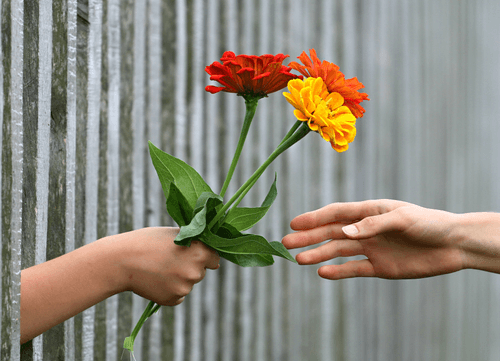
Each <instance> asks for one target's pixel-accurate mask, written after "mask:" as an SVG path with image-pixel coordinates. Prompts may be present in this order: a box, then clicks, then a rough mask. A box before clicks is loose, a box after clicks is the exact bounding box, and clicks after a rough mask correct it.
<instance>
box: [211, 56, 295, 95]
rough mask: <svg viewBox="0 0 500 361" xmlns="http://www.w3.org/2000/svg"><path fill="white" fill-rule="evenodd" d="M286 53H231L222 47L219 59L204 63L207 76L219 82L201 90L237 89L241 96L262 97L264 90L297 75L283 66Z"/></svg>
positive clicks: (272, 89)
mask: <svg viewBox="0 0 500 361" xmlns="http://www.w3.org/2000/svg"><path fill="white" fill-rule="evenodd" d="M287 57H288V55H283V54H277V55H270V54H266V55H261V56H256V55H244V54H242V55H237V56H236V55H235V54H234V53H233V52H232V51H226V52H225V53H224V54H223V55H222V58H221V59H220V60H221V62H222V64H221V63H219V62H213V63H212V65H209V66H207V67H205V71H206V72H207V73H208V74H210V80H215V81H217V82H219V83H220V84H222V85H223V86H220V87H218V86H213V85H207V86H206V87H205V90H206V91H208V92H210V93H212V94H215V93H218V92H220V91H221V90H222V91H225V92H228V93H237V94H238V95H241V96H243V97H247V96H250V97H257V98H262V97H265V96H267V94H270V93H273V92H276V91H278V90H281V89H283V88H284V87H286V85H287V83H288V81H289V80H291V79H296V78H300V79H302V77H301V76H298V75H295V74H292V73H290V70H291V68H290V67H287V66H284V65H283V64H282V63H283V60H285V58H287Z"/></svg>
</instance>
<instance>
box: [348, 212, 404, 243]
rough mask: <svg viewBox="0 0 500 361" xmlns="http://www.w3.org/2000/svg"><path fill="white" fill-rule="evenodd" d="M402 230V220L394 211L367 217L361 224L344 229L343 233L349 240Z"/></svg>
mask: <svg viewBox="0 0 500 361" xmlns="http://www.w3.org/2000/svg"><path fill="white" fill-rule="evenodd" d="M401 228H402V224H401V218H400V217H399V216H398V215H397V213H396V212H394V211H392V212H388V213H384V214H381V215H377V216H370V217H366V218H364V219H362V220H361V221H359V222H356V223H353V224H349V225H347V226H344V227H342V231H343V232H344V234H345V235H346V236H347V237H348V238H351V239H363V238H370V237H374V236H376V235H378V234H381V233H385V232H390V231H397V230H401Z"/></svg>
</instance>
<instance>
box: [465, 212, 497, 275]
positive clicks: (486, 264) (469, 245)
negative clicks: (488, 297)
mask: <svg viewBox="0 0 500 361" xmlns="http://www.w3.org/2000/svg"><path fill="white" fill-rule="evenodd" d="M458 218H459V222H458V226H457V227H456V240H457V244H459V247H460V249H461V251H462V253H463V255H464V257H463V258H464V268H468V269H478V270H483V271H489V272H495V273H500V214H498V213H488V212H477V213H465V214H460V215H458Z"/></svg>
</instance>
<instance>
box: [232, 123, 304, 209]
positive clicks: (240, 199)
mask: <svg viewBox="0 0 500 361" xmlns="http://www.w3.org/2000/svg"><path fill="white" fill-rule="evenodd" d="M302 123H303V122H301V121H296V122H295V124H294V125H293V126H292V127H291V128H290V130H289V131H288V133H287V134H286V135H285V137H284V138H283V139H282V140H281V143H280V144H279V145H282V144H283V143H284V142H285V141H287V140H288V138H290V137H291V136H292V134H293V133H295V131H296V130H297V128H298V127H300V125H301V124H302ZM278 147H279V146H278ZM257 180H258V178H256V179H255V180H254V181H253V183H251V184H249V185H248V187H247V189H245V191H244V192H243V193H242V194H241V195H240V197H239V198H238V199H237V200H236V201H235V202H234V204H233V207H232V208H234V207H237V206H238V204H240V202H241V201H242V200H243V198H245V196H246V195H247V193H248V192H249V191H250V189H252V187H253V186H254V185H255V183H257Z"/></svg>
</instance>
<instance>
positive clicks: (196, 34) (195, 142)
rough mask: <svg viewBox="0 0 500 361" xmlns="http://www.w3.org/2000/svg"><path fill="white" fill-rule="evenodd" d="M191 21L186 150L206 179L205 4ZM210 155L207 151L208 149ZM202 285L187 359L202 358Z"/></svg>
mask: <svg viewBox="0 0 500 361" xmlns="http://www.w3.org/2000/svg"><path fill="white" fill-rule="evenodd" d="M192 5H193V20H192V26H193V28H192V30H191V33H192V34H193V35H192V38H193V40H192V68H193V70H192V87H191V89H192V91H191V93H192V100H191V106H190V108H191V109H192V113H191V116H190V123H189V131H188V134H189V149H190V165H191V166H192V167H193V168H194V169H196V170H197V171H198V173H200V174H202V175H203V176H205V173H204V171H203V165H204V163H205V162H204V153H205V152H204V149H205V147H204V143H205V141H204V140H205V137H204V134H205V132H206V128H205V122H204V106H205V104H204V99H203V95H204V94H203V92H204V84H205V82H204V77H203V70H204V57H203V55H204V50H205V49H204V45H203V44H204V41H205V40H204V34H205V32H204V18H205V16H204V7H205V6H204V1H203V0H195V1H194V2H193V4H192ZM208 151H209V152H210V150H208ZM203 286H204V284H203V283H202V284H198V285H195V287H194V288H193V290H192V291H191V294H190V296H189V306H190V308H189V310H190V312H189V313H190V335H189V336H190V339H189V352H187V355H186V356H188V357H189V358H188V359H189V360H193V361H199V360H202V359H203V351H202V346H203V343H202V342H200V340H201V338H202V332H201V331H202V321H203V319H202V311H203V309H202V302H203V298H204V297H203V293H204V287H203Z"/></svg>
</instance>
